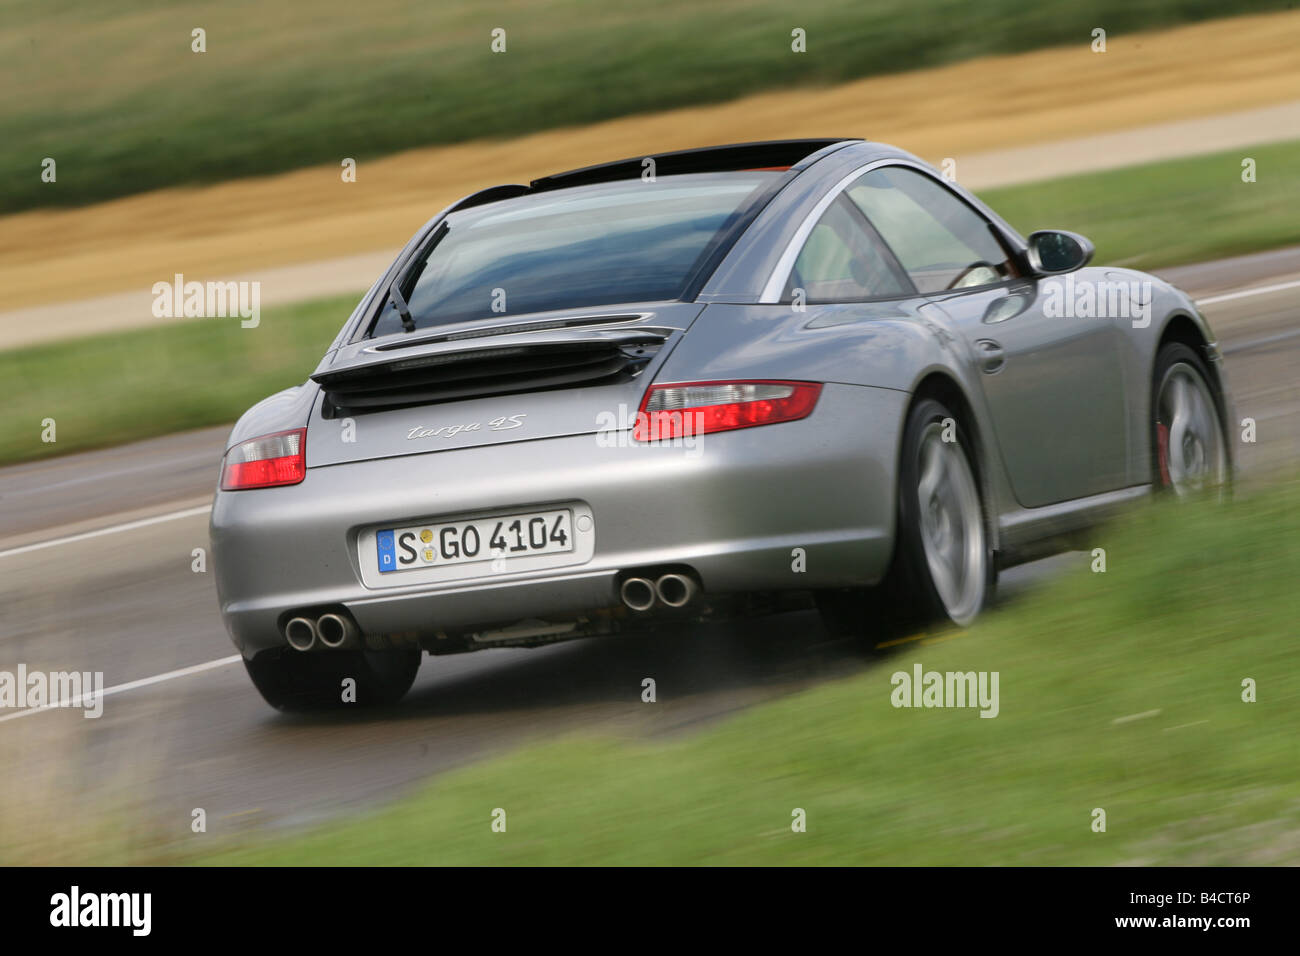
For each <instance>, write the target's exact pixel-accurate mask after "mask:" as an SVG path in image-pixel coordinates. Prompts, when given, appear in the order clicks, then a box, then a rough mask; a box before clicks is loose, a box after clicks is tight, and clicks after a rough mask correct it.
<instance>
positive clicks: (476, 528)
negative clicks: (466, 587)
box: [375, 508, 573, 574]
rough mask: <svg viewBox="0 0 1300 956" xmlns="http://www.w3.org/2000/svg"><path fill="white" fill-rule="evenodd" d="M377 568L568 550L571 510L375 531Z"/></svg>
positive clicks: (402, 568) (438, 564)
mask: <svg viewBox="0 0 1300 956" xmlns="http://www.w3.org/2000/svg"><path fill="white" fill-rule="evenodd" d="M375 546H376V547H375V551H376V554H377V556H378V560H379V571H380V573H382V574H388V573H390V572H393V571H411V570H415V569H416V568H440V567H444V566H446V565H451V564H472V563H473V562H475V561H494V560H497V559H501V558H505V559H509V558H520V557H527V556H530V555H536V554H557V553H560V552H563V551H572V550H573V513H572V512H571V511H569V510H568V509H567V508H565V509H560V510H556V511H531V512H527V513H524V514H513V515H505V516H503V517H502V516H498V517H492V518H477V519H474V520H472V521H449V522H444V523H440V524H423V525H410V526H408V527H404V528H385V529H382V530H380V531H376V532H375Z"/></svg>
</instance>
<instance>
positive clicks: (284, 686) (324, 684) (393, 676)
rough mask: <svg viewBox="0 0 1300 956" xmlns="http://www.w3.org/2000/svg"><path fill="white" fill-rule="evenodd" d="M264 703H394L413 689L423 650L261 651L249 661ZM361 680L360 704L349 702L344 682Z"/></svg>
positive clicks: (307, 706) (282, 706) (299, 706)
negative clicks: (346, 699)
mask: <svg viewBox="0 0 1300 956" xmlns="http://www.w3.org/2000/svg"><path fill="white" fill-rule="evenodd" d="M244 667H245V668H247V670H248V676H249V677H251V678H252V680H253V686H254V687H256V688H257V690H258V692H259V693H260V694H261V695H262V697H263V699H265V700H266V702H267V703H268V704H270V705H271V706H272V707H274V708H276V709H277V710H285V711H303V710H330V709H334V708H343V707H348V706H360V707H378V706H383V705H386V704H395V703H396V702H397V701H399V700H401V698H402V697H403V695H405V694H406V692H407V691H408V690H410V689H411V684H412V683H413V682H414V681H415V675H416V672H417V671H418V670H419V669H420V651H419V650H418V649H414V650H403V651H361V650H356V651H323V652H319V653H304V652H302V651H295V650H291V649H289V648H275V649H273V650H269V651H262V652H261V653H260V654H257V655H256V656H255V657H254V658H253V659H252V660H251V661H249V660H246V661H244ZM349 678H351V679H352V680H354V681H356V700H355V701H351V700H349V701H345V700H344V686H343V682H344V681H345V680H347V679H349Z"/></svg>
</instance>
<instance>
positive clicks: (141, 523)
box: [0, 505, 212, 558]
mask: <svg viewBox="0 0 1300 956" xmlns="http://www.w3.org/2000/svg"><path fill="white" fill-rule="evenodd" d="M211 510H212V505H199V506H198V507H195V508H186V509H184V510H183V511H171V512H168V513H167V514H164V515H154V516H153V517H152V518H141V519H139V520H138V521H128V522H126V523H125V524H115V525H109V526H108V527H107V528H97V529H96V530H94V531H83V532H82V533H80V534H72V535H68V536H67V537H66V538H53V539H51V540H49V541H37V542H36V543H35V544H24V545H23V546H22V547H18V548H10V549H9V550H8V551H0V558H7V557H10V556H12V555H15V554H26V553H28V552H29V551H40V550H41V549H42V548H52V547H54V546H55V545H56V544H72V543H73V542H74V541H85V540H87V539H88V538H98V537H99V536H100V535H105V534H116V533H117V532H119V531H132V530H134V529H136V528H147V527H148V526H149V525H152V524H161V523H162V522H164V521H175V520H176V519H177V518H192V517H194V516H195V515H201V514H207V513H208V512H209V511H211Z"/></svg>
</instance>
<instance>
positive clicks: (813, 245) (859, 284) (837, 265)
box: [782, 195, 914, 302]
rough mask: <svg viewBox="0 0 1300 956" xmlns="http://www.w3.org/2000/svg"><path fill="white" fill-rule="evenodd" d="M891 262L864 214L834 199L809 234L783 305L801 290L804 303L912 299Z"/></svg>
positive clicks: (788, 283)
mask: <svg viewBox="0 0 1300 956" xmlns="http://www.w3.org/2000/svg"><path fill="white" fill-rule="evenodd" d="M892 260H893V257H892V256H891V255H890V253H889V250H887V249H884V248H883V247H882V245H881V242H880V240H879V239H878V238H877V237H876V236H874V235H873V234H872V232H871V227H870V226H869V225H867V223H866V222H865V221H864V220H863V218H862V214H861V213H860V212H858V210H857V209H855V208H854V207H853V204H852V203H850V202H849V201H848V200H847V199H845V198H844V196H842V195H841V196H838V197H836V199H835V201H834V202H833V203H831V204H830V206H828V207H827V209H826V212H824V213H823V214H822V217H821V219H819V220H817V225H815V226H813V230H812V232H811V233H809V234H808V239H807V241H806V242H804V246H803V249H801V250H800V251H799V258H798V259H796V260H795V263H794V268H793V269H792V270H790V279H789V281H788V282H787V283H786V288H785V295H784V296H783V298H782V301H785V302H789V301H791V300H792V299H793V297H794V292H795V290H796V289H802V290H803V293H804V301H806V302H861V301H863V300H864V299H878V298H886V297H889V296H898V295H911V294H913V291H914V290H912V289H911V288H910V287H909V283H908V282H907V279H906V277H905V276H904V275H903V274H902V271H901V269H900V268H899V266H898V264H897V263H896V262H894V261H892Z"/></svg>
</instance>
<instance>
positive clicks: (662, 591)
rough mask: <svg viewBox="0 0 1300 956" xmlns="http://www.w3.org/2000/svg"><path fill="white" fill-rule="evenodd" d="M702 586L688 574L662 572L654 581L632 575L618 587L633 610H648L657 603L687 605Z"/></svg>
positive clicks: (669, 605)
mask: <svg viewBox="0 0 1300 956" xmlns="http://www.w3.org/2000/svg"><path fill="white" fill-rule="evenodd" d="M699 592H700V586H699V585H698V584H696V583H695V579H694V578H693V577H691V576H689V575H686V574H675V573H672V574H661V575H659V577H657V578H656V579H654V580H653V581H652V580H650V579H649V578H641V577H632V578H627V579H626V580H624V582H623V585H622V587H620V588H619V589H618V594H619V597H620V598H622V599H623V603H624V604H625V605H627V607H629V608H631V609H632V610H633V611H642V612H644V611H648V610H650V609H651V608H653V607H654V606H655V605H656V604H662V605H663V606H664V607H670V608H680V607H685V606H686V605H688V604H690V603H691V602H692V601H694V600H695V596H696V595H697V594H699Z"/></svg>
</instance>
